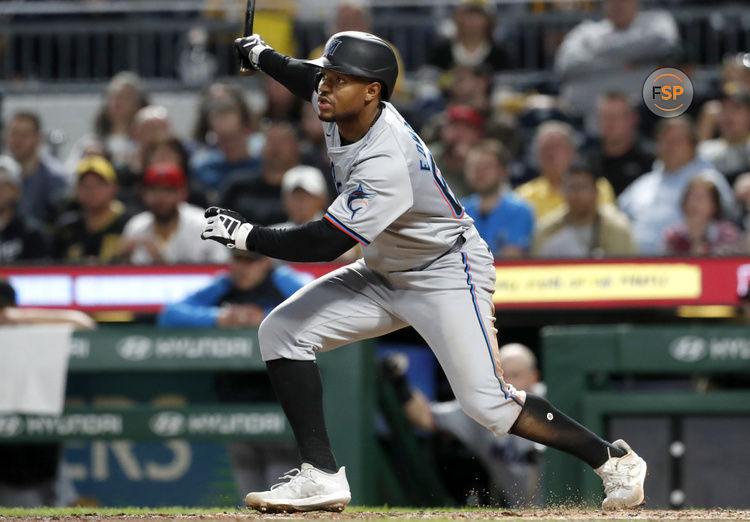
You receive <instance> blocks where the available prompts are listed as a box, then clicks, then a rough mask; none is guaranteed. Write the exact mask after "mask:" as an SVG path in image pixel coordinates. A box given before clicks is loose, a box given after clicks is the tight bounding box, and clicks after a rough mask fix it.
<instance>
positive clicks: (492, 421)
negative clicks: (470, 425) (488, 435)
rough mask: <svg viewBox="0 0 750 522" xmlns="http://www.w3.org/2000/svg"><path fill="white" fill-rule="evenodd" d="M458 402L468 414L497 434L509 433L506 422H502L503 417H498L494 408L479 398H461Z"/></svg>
mask: <svg viewBox="0 0 750 522" xmlns="http://www.w3.org/2000/svg"><path fill="white" fill-rule="evenodd" d="M458 402H459V404H460V405H461V409H463V410H464V413H466V415H468V416H469V417H471V418H472V419H474V420H475V421H477V422H478V423H479V424H481V425H482V426H484V427H485V428H487V429H488V430H490V431H491V432H493V433H494V434H495V435H505V434H506V433H507V429H506V427H505V424H506V423H504V422H501V419H498V418H497V416H496V415H494V414H493V413H494V410H493V408H491V407H488V405H487V404H483V403H482V402H481V401H479V400H474V399H463V400H462V399H460V398H459V399H458Z"/></svg>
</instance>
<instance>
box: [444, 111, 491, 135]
mask: <svg viewBox="0 0 750 522" xmlns="http://www.w3.org/2000/svg"><path fill="white" fill-rule="evenodd" d="M447 115H448V121H449V122H455V121H461V122H464V123H466V124H468V125H470V126H472V127H474V128H475V129H477V130H478V131H482V130H483V129H484V118H483V117H482V115H481V114H480V112H479V111H478V110H476V109H475V108H473V107H469V106H468V105H453V106H452V107H450V108H449V109H448V111H447Z"/></svg>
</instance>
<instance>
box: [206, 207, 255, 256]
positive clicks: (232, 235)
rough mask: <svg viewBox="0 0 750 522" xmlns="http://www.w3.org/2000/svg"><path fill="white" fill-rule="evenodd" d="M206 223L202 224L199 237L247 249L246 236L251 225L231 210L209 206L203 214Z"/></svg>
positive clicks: (229, 246) (227, 245)
mask: <svg viewBox="0 0 750 522" xmlns="http://www.w3.org/2000/svg"><path fill="white" fill-rule="evenodd" d="M204 216H205V217H206V224H205V225H204V226H203V232H202V233H201V239H212V240H214V241H216V242H218V243H221V244H222V245H224V246H226V247H227V248H238V249H240V250H247V236H248V234H250V231H251V230H252V229H253V226H252V225H251V224H250V223H248V222H246V221H245V218H243V217H242V216H241V215H239V214H238V213H237V212H235V211H233V210H227V209H225V208H219V207H209V208H208V210H206V213H205V214H204Z"/></svg>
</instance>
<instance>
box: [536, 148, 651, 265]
mask: <svg viewBox="0 0 750 522" xmlns="http://www.w3.org/2000/svg"><path fill="white" fill-rule="evenodd" d="M563 194H564V197H565V205H564V206H561V207H559V208H558V209H557V210H555V211H553V212H550V213H549V214H548V215H547V216H546V217H545V218H544V219H543V220H542V221H540V223H539V226H538V228H537V234H536V237H535V239H534V255H535V256H538V257H557V258H584V257H597V258H598V257H613V256H632V255H635V254H636V253H637V250H636V247H635V243H634V242H633V239H632V237H631V235H630V224H629V223H628V218H627V217H625V215H624V214H623V213H622V212H620V211H619V210H617V209H616V208H615V207H614V205H600V204H599V202H598V199H599V192H598V189H597V176H596V174H595V173H594V170H593V169H592V168H591V166H590V165H588V164H586V163H585V162H583V161H579V162H576V163H574V164H573V166H572V167H571V168H570V170H569V171H568V172H567V173H566V174H565V175H564V176H563Z"/></svg>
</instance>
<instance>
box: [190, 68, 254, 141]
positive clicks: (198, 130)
mask: <svg viewBox="0 0 750 522" xmlns="http://www.w3.org/2000/svg"><path fill="white" fill-rule="evenodd" d="M222 103H227V104H230V105H234V107H235V108H236V109H237V111H238V112H239V113H240V119H241V120H242V121H243V122H250V123H251V124H252V121H253V115H252V112H251V111H250V107H249V106H248V104H247V100H246V99H245V93H244V91H243V90H242V89H241V88H240V87H239V86H238V85H234V84H230V83H221V82H216V83H212V84H211V85H210V86H209V87H208V88H207V89H206V90H205V91H203V92H202V93H201V99H200V103H199V104H198V114H197V115H196V118H195V127H194V128H193V139H194V140H195V142H196V143H197V144H198V145H208V146H213V145H214V144H215V141H216V139H215V136H213V135H212V134H211V128H210V126H209V121H208V114H209V109H211V108H212V107H215V106H217V105H221V104H222Z"/></svg>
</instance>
